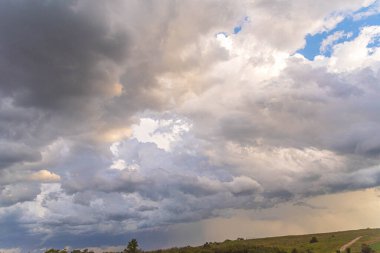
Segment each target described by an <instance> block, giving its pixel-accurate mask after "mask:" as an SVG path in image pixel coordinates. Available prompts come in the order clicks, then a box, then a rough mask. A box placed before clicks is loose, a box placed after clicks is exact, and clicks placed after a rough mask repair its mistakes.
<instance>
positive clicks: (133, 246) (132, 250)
mask: <svg viewBox="0 0 380 253" xmlns="http://www.w3.org/2000/svg"><path fill="white" fill-rule="evenodd" d="M138 247H139V244H138V243H137V240H136V239H132V240H130V241H129V243H128V246H127V251H128V252H129V253H136V252H137V248H138Z"/></svg>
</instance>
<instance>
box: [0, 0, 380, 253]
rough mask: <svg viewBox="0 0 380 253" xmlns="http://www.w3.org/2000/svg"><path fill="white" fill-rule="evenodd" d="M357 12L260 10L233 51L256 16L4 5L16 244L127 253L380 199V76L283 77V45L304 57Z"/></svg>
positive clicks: (0, 158) (3, 142)
mask: <svg viewBox="0 0 380 253" xmlns="http://www.w3.org/2000/svg"><path fill="white" fill-rule="evenodd" d="M348 2H350V3H348ZM272 5H275V7H273V8H272ZM297 5H298V4H294V5H292V6H297ZM341 5H342V8H344V9H346V8H349V7H350V6H352V5H353V6H356V7H357V8H359V7H360V6H361V3H360V1H358V0H355V1H347V0H345V1H336V2H334V4H329V5H323V6H320V7H321V8H316V6H311V7H310V6H309V5H307V4H306V5H305V6H304V7H303V8H304V11H300V10H299V9H298V8H297V10H296V11H295V10H293V7H292V6H290V5H289V6H286V9H287V11H288V12H292V15H287V14H286V13H284V14H286V15H280V17H279V19H277V17H278V15H272V14H277V12H278V10H283V7H284V5H283V3H280V2H279V1H272V3H271V4H269V6H268V4H267V3H264V1H262V2H258V3H257V4H254V5H252V6H250V7H252V8H256V7H258V9H255V14H260V13H261V14H262V13H264V14H263V16H260V15H255V17H253V18H257V19H256V20H255V22H252V23H253V24H254V26H252V27H253V28H254V29H253V28H252V27H251V28H252V29H251V30H249V29H250V28H249V25H247V27H246V28H247V29H245V30H244V31H243V32H242V33H240V34H243V33H244V32H245V33H246V34H245V35H244V36H245V37H240V36H241V35H240V34H239V35H236V37H233V36H230V37H228V38H225V39H227V41H224V42H226V43H227V44H228V39H230V40H231V41H232V42H231V50H230V49H228V48H226V47H225V45H223V41H222V42H221V41H219V40H218V39H217V38H215V34H216V33H218V32H221V31H223V30H226V29H232V28H233V27H234V25H236V24H235V23H236V20H237V19H239V18H241V15H242V13H245V12H246V11H248V9H247V10H246V9H245V7H247V6H248V5H247V6H241V4H240V3H239V4H236V5H235V4H233V3H232V2H228V1H227V2H223V1H206V2H205V1H180V2H179V1H160V2H154V1H133V0H130V1H86V0H83V1H49V0H46V1H37V0H31V1H20V0H16V1H6V0H5V1H2V2H0V98H1V100H0V169H1V170H0V176H1V178H0V219H1V217H6V218H7V217H8V218H9V220H10V221H9V222H10V224H15V225H14V228H13V230H10V231H11V235H10V236H9V237H1V236H0V242H1V240H2V241H4V240H3V238H6V239H8V238H9V240H13V244H6V245H9V247H11V246H12V245H15V244H16V241H21V239H22V238H27V240H29V239H30V238H32V237H33V236H35V235H38V236H39V237H40V238H43V240H38V243H40V246H41V247H42V246H56V247H64V246H67V244H70V245H72V246H74V247H80V246H83V247H86V246H91V245H97V246H99V245H101V244H108V245H110V244H119V242H120V240H124V238H122V236H121V235H126V234H127V235H134V234H135V235H138V236H142V237H143V238H144V235H143V233H144V230H149V231H150V232H151V230H152V228H157V231H162V229H166V228H168V226H171V225H173V224H177V223H183V222H193V221H199V220H202V219H206V218H212V217H219V216H221V215H222V214H223V211H225V210H226V209H260V208H268V207H273V206H276V205H278V204H280V203H284V202H289V201H298V200H299V199H302V198H307V197H310V196H315V195H320V194H328V193H334V192H340V191H349V190H354V189H362V188H367V187H373V186H377V185H379V184H380V181H379V179H380V176H379V175H380V174H379V170H378V168H377V167H376V166H375V165H376V164H378V155H379V150H380V149H379V146H380V144H379V143H380V141H379V140H380V139H379V138H378V135H377V134H376V133H377V132H376V131H377V129H378V125H379V124H378V122H380V118H379V116H378V110H377V109H376V108H378V106H379V102H378V101H379V99H378V97H379V94H380V93H379V91H380V89H378V88H376V87H375V86H374V85H373V83H377V82H378V81H379V77H380V75H379V73H380V72H379V71H378V70H377V71H376V70H375V69H368V68H367V69H361V70H356V71H348V72H343V73H338V72H333V71H330V70H329V69H328V67H326V66H322V67H321V66H319V67H315V66H311V65H313V64H312V63H310V62H306V61H305V60H303V59H302V60H301V59H299V58H297V57H296V56H289V55H287V56H286V57H287V58H286V59H280V63H281V60H283V64H284V65H285V66H284V68H283V69H280V70H279V71H278V72H279V73H278V74H272V73H271V70H272V69H277V68H278V66H277V64H276V60H277V59H276V57H277V53H278V48H276V47H274V48H267V47H266V45H267V44H269V45H272V46H273V45H279V46H278V47H279V48H281V49H282V50H285V51H286V50H288V51H289V52H285V54H290V51H291V52H294V50H295V49H296V48H299V47H300V46H302V43H303V42H304V36H305V34H307V33H310V32H312V31H310V30H309V27H316V26H320V25H321V24H323V22H324V21H323V20H325V17H326V15H329V14H330V13H331V12H332V11H335V9H334V8H338V7H339V6H341ZM331 6H335V7H334V8H333V7H331ZM337 6H338V7H337ZM331 8H332V9H331ZM338 9H339V8H338ZM236 13H238V15H236ZM268 13H269V14H270V15H267V16H266V14H268ZM305 13H306V14H307V15H305ZM309 14H310V15H311V16H312V18H310V17H308V16H309ZM244 15H245V14H244ZM293 16H296V17H297V18H295V19H292V18H289V17H293ZM268 17H273V18H270V19H268ZM317 17H318V18H317ZM314 19H316V20H317V21H315V20H314ZM295 20H296V21H297V22H295ZM300 20H306V21H305V22H300ZM269 27H271V28H275V29H274V31H281V34H284V33H286V34H287V36H284V37H283V36H277V35H276V33H268V29H269ZM321 29H322V28H321ZM295 31H297V33H295ZM250 33H252V34H250ZM258 34H259V35H260V36H262V37H260V36H259V37H258ZM274 35H275V36H274ZM288 35H291V36H288ZM290 37H291V38H290ZM284 38H286V39H284ZM260 39H262V40H260ZM284 40H286V41H284ZM263 42H265V43H263ZM266 42H269V43H266ZM247 45H249V46H247ZM234 47H236V49H238V50H234ZM239 47H241V50H242V52H243V53H242V55H243V56H242V55H239V53H241V52H239ZM256 53H258V54H257V55H256ZM251 54H252V55H251ZM247 56H249V59H246V58H247ZM240 61H242V63H239V62H240ZM240 65H241V66H240ZM262 65H263V66H264V67H263V69H261V67H262ZM275 65H276V66H275ZM279 65H281V64H279ZM265 66H267V67H268V66H269V67H268V69H270V70H266V69H265ZM261 72H263V73H267V72H268V76H265V78H263V77H262V75H263V74H262V73H261ZM252 73H253V74H252ZM264 75H265V74H264ZM146 110H150V111H146ZM162 111H164V113H163V112H162ZM144 115H147V116H146V117H148V118H149V119H151V121H150V124H151V125H149V124H147V125H144V124H141V121H140V123H139V118H142V117H144ZM131 122H133V123H136V124H137V125H138V126H137V125H131ZM152 122H153V123H152ZM185 123H187V124H185ZM139 124H141V125H139ZM154 124H157V125H158V127H157V129H153V130H152V131H150V128H152V125H154ZM136 127H140V129H139V130H140V132H142V133H143V134H142V135H146V136H145V137H144V138H146V139H148V140H144V138H140V139H139V138H138V137H136V136H137V135H136V129H135V128H136ZM184 129H185V130H184ZM149 131H150V132H149ZM160 142H164V144H165V143H166V142H170V145H168V146H169V147H168V148H163V146H165V145H163V144H162V143H160ZM160 144H161V145H160ZM53 173H54V174H53ZM299 203H301V202H299ZM301 205H302V204H301ZM303 206H304V205H303ZM15 210H16V211H15ZM17 210H18V211H17ZM7 211H9V212H10V213H11V214H12V213H13V212H14V213H17V214H19V215H17V216H12V215H11V214H8V213H7ZM4 224H5V223H4ZM5 225H6V226H5V227H8V226H11V225H9V224H8V223H7V224H5ZM131 231H133V232H131ZM150 232H149V233H150ZM27 234H28V235H27ZM151 234H152V235H153V237H154V238H153V240H155V239H157V238H160V237H161V235H155V234H154V233H153V232H152V233H151ZM29 235H30V236H29ZM28 236H29V237H28ZM33 238H34V237H33ZM145 238H146V237H145ZM146 240H147V239H146ZM123 242H125V241H123ZM28 243H29V241H28ZM7 247H8V246H7Z"/></svg>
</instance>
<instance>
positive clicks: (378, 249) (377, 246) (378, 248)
mask: <svg viewBox="0 0 380 253" xmlns="http://www.w3.org/2000/svg"><path fill="white" fill-rule="evenodd" d="M371 248H372V249H374V250H375V251H376V252H380V242H377V243H374V244H371Z"/></svg>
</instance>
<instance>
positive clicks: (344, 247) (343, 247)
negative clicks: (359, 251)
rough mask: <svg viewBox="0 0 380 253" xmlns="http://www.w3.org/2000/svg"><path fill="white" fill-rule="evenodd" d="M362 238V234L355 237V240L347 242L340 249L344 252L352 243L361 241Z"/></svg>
mask: <svg viewBox="0 0 380 253" xmlns="http://www.w3.org/2000/svg"><path fill="white" fill-rule="evenodd" d="M360 238H362V236H359V237H357V238H355V239H354V240H352V241H350V242H348V243H346V244H345V245H343V246H342V247H340V249H339V250H340V252H342V253H343V252H344V251H345V250H346V249H347V248H349V247H350V246H351V245H352V244H354V243H355V242H357V241H359V240H360Z"/></svg>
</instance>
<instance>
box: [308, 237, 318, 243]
mask: <svg viewBox="0 0 380 253" xmlns="http://www.w3.org/2000/svg"><path fill="white" fill-rule="evenodd" d="M316 242H318V239H317V237H315V236H313V237H312V238H311V239H310V243H316Z"/></svg>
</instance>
